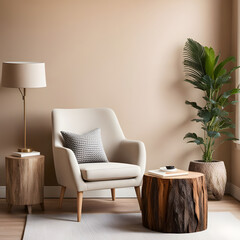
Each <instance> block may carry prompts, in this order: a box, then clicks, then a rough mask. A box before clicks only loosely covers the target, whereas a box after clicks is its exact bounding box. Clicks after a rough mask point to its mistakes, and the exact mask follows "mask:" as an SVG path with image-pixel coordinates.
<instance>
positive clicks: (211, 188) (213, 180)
mask: <svg viewBox="0 0 240 240" xmlns="http://www.w3.org/2000/svg"><path fill="white" fill-rule="evenodd" d="M188 170H189V171H193V172H201V173H203V174H204V175H205V178H206V184H207V192H208V199H211V200H221V199H222V198H223V195H224V192H225V187H226V183H227V172H226V168H225V164H224V162H223V161H212V162H203V161H199V160H195V161H191V162H190V164H189V168H188Z"/></svg>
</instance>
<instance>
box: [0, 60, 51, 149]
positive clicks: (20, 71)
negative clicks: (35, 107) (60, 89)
mask: <svg viewBox="0 0 240 240" xmlns="http://www.w3.org/2000/svg"><path fill="white" fill-rule="evenodd" d="M1 86H2V87H8V88H18V89H19V91H20V93H21V95H22V99H23V116H24V147H23V148H19V149H18V151H19V152H31V151H32V149H30V148H27V120H26V93H27V88H42V87H46V74H45V64H44V63H36V62H3V65H2V82H1Z"/></svg>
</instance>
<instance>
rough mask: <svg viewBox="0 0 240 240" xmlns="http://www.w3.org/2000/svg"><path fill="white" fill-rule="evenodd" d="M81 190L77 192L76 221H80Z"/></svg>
mask: <svg viewBox="0 0 240 240" xmlns="http://www.w3.org/2000/svg"><path fill="white" fill-rule="evenodd" d="M82 202H83V192H77V221H78V222H80V221H81V215H82Z"/></svg>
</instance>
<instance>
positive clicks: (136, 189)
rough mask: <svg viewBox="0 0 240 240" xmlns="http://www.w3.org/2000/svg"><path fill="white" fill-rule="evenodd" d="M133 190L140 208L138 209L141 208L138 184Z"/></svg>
mask: <svg viewBox="0 0 240 240" xmlns="http://www.w3.org/2000/svg"><path fill="white" fill-rule="evenodd" d="M135 192H136V195H137V200H138V204H139V208H140V210H142V200H141V193H140V187H139V186H137V187H135Z"/></svg>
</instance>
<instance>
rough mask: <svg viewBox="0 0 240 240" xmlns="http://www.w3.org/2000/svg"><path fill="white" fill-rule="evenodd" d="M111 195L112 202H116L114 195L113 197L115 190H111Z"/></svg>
mask: <svg viewBox="0 0 240 240" xmlns="http://www.w3.org/2000/svg"><path fill="white" fill-rule="evenodd" d="M111 195H112V200H113V201H115V200H116V195H115V188H111Z"/></svg>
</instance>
